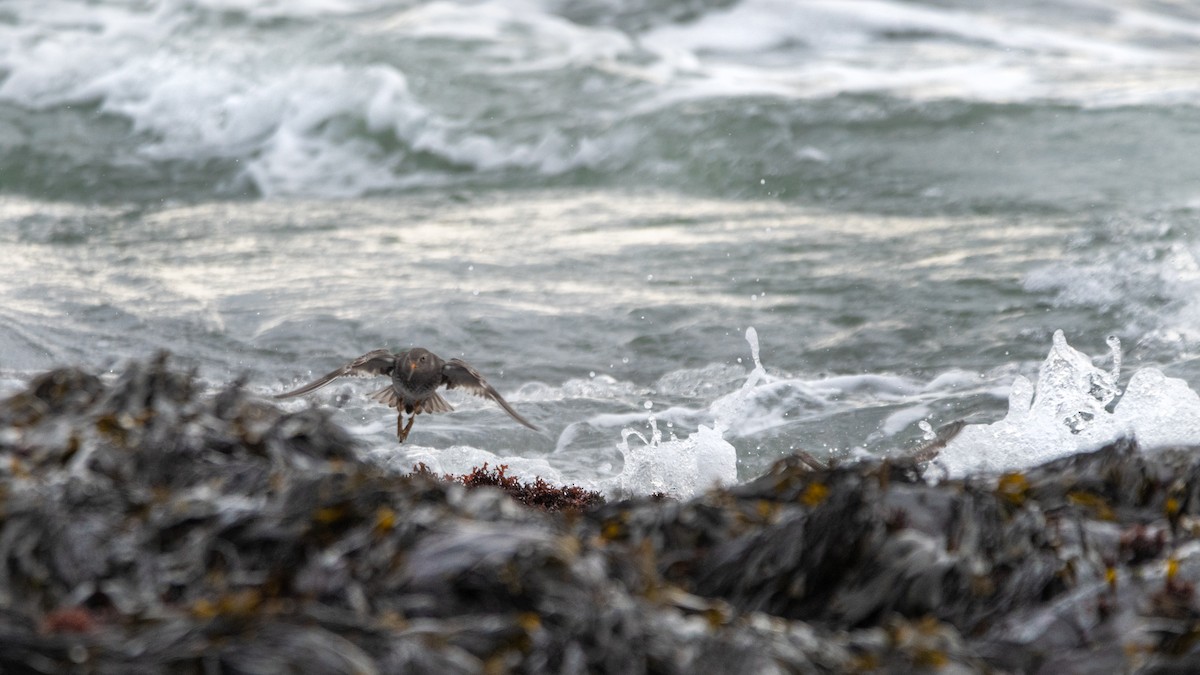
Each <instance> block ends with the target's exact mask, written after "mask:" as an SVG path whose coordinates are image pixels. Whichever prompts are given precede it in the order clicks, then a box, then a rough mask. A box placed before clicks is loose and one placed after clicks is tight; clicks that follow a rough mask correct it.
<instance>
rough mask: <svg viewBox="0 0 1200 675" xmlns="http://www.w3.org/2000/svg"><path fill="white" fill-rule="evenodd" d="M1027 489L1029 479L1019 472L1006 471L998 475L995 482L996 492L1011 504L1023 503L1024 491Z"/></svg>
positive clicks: (1018, 504)
mask: <svg viewBox="0 0 1200 675" xmlns="http://www.w3.org/2000/svg"><path fill="white" fill-rule="evenodd" d="M1028 491H1029V479H1028V478H1026V477H1025V474H1023V473H1019V472H1010V473H1006V474H1004V475H1003V476H1000V480H999V482H997V484H996V494H998V495H1000V497H1001V498H1003V499H1004V500H1005V501H1007V502H1008V503H1010V504H1012V505H1013V506H1020V505H1022V504H1024V503H1025V493H1026V492H1028Z"/></svg>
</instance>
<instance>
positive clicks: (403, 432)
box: [396, 413, 417, 443]
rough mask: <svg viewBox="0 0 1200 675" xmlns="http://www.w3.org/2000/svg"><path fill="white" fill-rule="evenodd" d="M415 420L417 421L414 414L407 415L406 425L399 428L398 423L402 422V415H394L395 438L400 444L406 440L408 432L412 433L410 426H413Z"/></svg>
mask: <svg viewBox="0 0 1200 675" xmlns="http://www.w3.org/2000/svg"><path fill="white" fill-rule="evenodd" d="M416 419H417V414H416V413H413V414H412V415H409V416H408V424H406V425H404V426H403V427H401V426H400V423H401V422H403V421H404V413H397V415H396V438H397V439H399V441H400V442H401V443H403V442H404V439H406V438H408V432H409V431H412V425H413V422H415V421H416Z"/></svg>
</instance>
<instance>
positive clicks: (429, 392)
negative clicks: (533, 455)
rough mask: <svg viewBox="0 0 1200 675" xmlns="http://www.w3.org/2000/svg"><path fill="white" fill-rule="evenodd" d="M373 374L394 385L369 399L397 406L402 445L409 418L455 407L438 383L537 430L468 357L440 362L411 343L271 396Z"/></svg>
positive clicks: (294, 393)
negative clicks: (402, 349)
mask: <svg viewBox="0 0 1200 675" xmlns="http://www.w3.org/2000/svg"><path fill="white" fill-rule="evenodd" d="M377 375H387V376H390V377H391V378H392V383H391V384H389V385H387V386H386V387H384V388H383V389H380V390H379V391H376V392H373V393H372V394H371V395H370V397H371V399H372V400H375V401H379V402H380V403H382V404H384V405H386V406H389V407H392V408H395V409H396V411H397V413H398V416H397V418H396V437H397V438H398V439H399V440H400V442H401V443H403V442H404V439H406V438H408V432H409V431H410V430H411V429H412V425H413V420H415V419H416V416H417V414H419V413H423V412H426V413H444V412H450V411H452V410H454V407H453V406H451V405H450V404H449V403H447V402H446V399H444V398H442V396H441V394H439V393H438V392H437V390H438V389H439V388H441V387H446V388H447V389H456V388H457V389H462V390H464V391H466V392H468V393H471V394H474V395H476V396H481V397H483V398H487V399H491V400H492V401H494V402H495V403H496V404H497V405H499V406H500V407H501V408H503V409H504V412H506V413H508V414H509V415H510V416H511V417H512V418H513V419H515V420H516V421H518V422H520V423H521V424H524V425H525V426H527V427H529V428H530V429H533V430H534V431H538V428H537V427H536V426H534V425H533V424H532V423H531V422H530V421H529V420H527V419H525V418H524V417H522V416H521V415H520V414H518V413H517V411H516V410H513V408H512V406H510V405H509V404H508V401H505V400H504V397H502V396H500V393H499V392H497V391H496V390H495V389H494V388H493V387H492V385H490V384H488V383H487V380H485V379H483V376H482V375H480V374H479V371H477V370H475V369H474V368H472V367H471V366H470V365H469V364H468V363H467V362H466V361H463V360H462V359H450V360H449V361H444V360H442V359H441V358H439V357H438V355H437V354H434V353H433V352H431V351H429V350H428V349H423V348H421V347H414V348H413V349H410V350H408V351H405V352H398V353H395V354H393V353H392V352H390V351H388V350H386V349H376V350H375V351H372V352H367V353H366V354H363V355H362V356H360V357H358V358H357V359H354V360H353V361H351V362H350V363H347V364H346V365H344V366H342V367H341V368H338V369H337V370H335V371H333V372H331V373H328V374H326V375H324V376H323V377H321V378H319V379H316V380H314V381H312V382H310V383H308V384H306V385H304V386H302V387H300V388H298V389H294V390H292V391H289V392H285V393H282V394H279V395H277V396H276V397H275V398H291V397H293V396H302V395H304V394H308V393H311V392H314V391H316V390H318V389H320V388H321V387H324V386H325V385H327V384H329V383H330V382H333V381H334V380H336V379H337V378H339V377H344V376H359V377H369V376H377ZM405 413H407V414H408V415H409V418H408V424H407V425H403V424H402V423H403V421H404V415H405Z"/></svg>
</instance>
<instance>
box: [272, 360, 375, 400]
mask: <svg viewBox="0 0 1200 675" xmlns="http://www.w3.org/2000/svg"><path fill="white" fill-rule="evenodd" d="M397 356H399V355H397V354H393V353H391V352H390V351H388V350H386V349H376V350H375V351H373V352H367V353H366V354H363V355H362V356H360V357H358V358H357V359H354V360H353V361H351V362H350V363H347V364H346V365H344V366H342V367H341V368H338V369H337V370H335V371H333V372H332V373H329V374H327V375H324V376H322V377H321V378H320V379H317V380H313V381H312V382H309V383H308V384H306V385H304V386H303V387H300V388H299V389H293V390H292V391H285V392H284V393H282V394H276V395H275V398H292V397H293V396H303V395H304V394H308V393H311V392H314V391H316V390H318V389H320V388H321V387H324V386H325V385H327V384H329V383H330V382H333V381H334V380H336V379H337V378H339V377H342V376H345V375H356V376H358V377H369V376H372V375H391V374H392V368H394V367H395V366H396V357H397Z"/></svg>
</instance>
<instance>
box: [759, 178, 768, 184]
mask: <svg viewBox="0 0 1200 675" xmlns="http://www.w3.org/2000/svg"><path fill="white" fill-rule="evenodd" d="M758 184H759V185H766V184H767V179H766V178H759V179H758Z"/></svg>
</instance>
